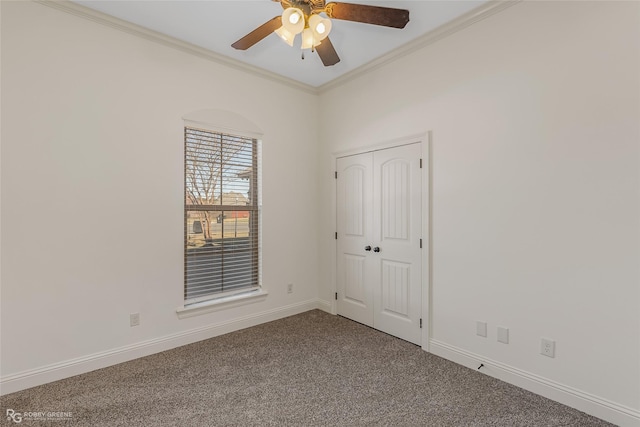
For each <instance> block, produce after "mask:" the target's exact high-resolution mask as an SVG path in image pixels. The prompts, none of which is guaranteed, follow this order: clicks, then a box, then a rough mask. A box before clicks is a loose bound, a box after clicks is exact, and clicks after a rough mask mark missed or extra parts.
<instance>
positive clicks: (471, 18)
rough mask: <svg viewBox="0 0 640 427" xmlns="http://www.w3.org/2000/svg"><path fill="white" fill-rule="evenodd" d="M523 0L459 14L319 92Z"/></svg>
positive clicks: (497, 1) (501, 0) (498, 0)
mask: <svg viewBox="0 0 640 427" xmlns="http://www.w3.org/2000/svg"><path fill="white" fill-rule="evenodd" d="M521 1H523V0H491V1H489V2H487V3H485V4H483V5H482V6H479V7H477V8H475V9H473V10H471V11H469V12H467V13H465V14H464V15H461V16H459V17H458V18H456V19H454V20H453V21H450V22H448V23H446V24H443V25H441V26H439V27H437V28H435V29H434V30H432V31H429V32H428V33H426V34H424V35H422V36H421V37H418V38H417V39H415V40H412V41H410V42H408V43H406V44H404V45H402V46H400V47H399V48H397V49H394V50H392V51H391V52H389V53H387V54H385V55H382V56H380V57H378V58H376V59H374V60H372V61H370V62H367V63H366V64H364V65H361V66H360V67H358V68H356V69H355V70H352V71H350V72H348V73H346V74H343V75H342V76H340V77H338V78H336V79H334V80H331V81H330V82H328V83H325V84H323V85H320V86H318V87H317V91H318V92H319V93H323V92H326V91H329V90H331V89H335V88H336V87H338V86H342V85H343V84H345V83H347V82H349V81H351V80H353V79H356V78H358V77H361V76H363V75H365V74H367V73H369V72H371V71H373V70H375V69H377V68H380V67H382V66H384V65H386V64H388V63H390V62H393V61H395V60H397V59H399V58H401V57H403V56H405V55H408V54H409V53H413V52H415V51H416V50H418V49H422V48H424V47H426V46H429V45H430V44H433V43H435V42H437V41H438V40H441V39H443V38H445V37H448V36H450V35H452V34H454V33H457V32H458V31H461V30H463V29H465V28H467V27H468V26H470V25H472V24H475V23H476V22H479V21H482V20H484V19H485V18H488V17H490V16H492V15H495V14H496V13H498V12H501V11H503V10H505V9H507V8H509V7H511V6H513V5H514V4H517V3H520V2H521Z"/></svg>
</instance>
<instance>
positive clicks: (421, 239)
mask: <svg viewBox="0 0 640 427" xmlns="http://www.w3.org/2000/svg"><path fill="white" fill-rule="evenodd" d="M420 249H422V239H420Z"/></svg>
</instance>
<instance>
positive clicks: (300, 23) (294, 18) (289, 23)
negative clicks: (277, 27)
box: [282, 7, 304, 35]
mask: <svg viewBox="0 0 640 427" xmlns="http://www.w3.org/2000/svg"><path fill="white" fill-rule="evenodd" d="M282 26H283V27H284V28H285V29H286V30H287V31H289V32H290V33H291V34H293V35H296V34H298V33H300V32H302V30H304V13H303V12H302V10H300V9H298V8H297V7H289V8H287V9H285V10H284V12H282Z"/></svg>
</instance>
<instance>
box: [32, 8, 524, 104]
mask: <svg viewBox="0 0 640 427" xmlns="http://www.w3.org/2000/svg"><path fill="white" fill-rule="evenodd" d="M33 1H34V2H35V3H38V4H41V5H44V6H48V7H51V8H54V9H57V10H59V11H62V12H66V13H69V14H71V15H75V16H78V17H80V18H84V19H87V20H90V21H93V22H96V23H98V24H101V25H106V26H108V27H111V28H114V29H116V30H119V31H123V32H125V33H128V34H132V35H135V36H137V37H141V38H143V39H145V40H149V41H152V42H155V43H159V44H161V45H164V46H167V47H170V48H173V49H177V50H180V51H182V52H185V53H188V54H191V55H195V56H198V57H200V58H204V59H207V60H209V61H212V62H216V63H218V64H221V65H225V66H227V67H230V68H234V69H236V70H241V71H244V72H246V73H249V74H253V75H255V76H258V77H261V78H264V79H267V80H271V81H273V82H276V83H280V84H283V85H286V86H287V87H289V88H291V87H293V88H296V89H299V90H302V91H304V92H307V93H310V94H314V95H318V94H321V93H323V92H326V91H329V90H331V89H334V88H336V87H338V86H341V85H343V84H345V83H347V82H349V81H351V80H353V79H355V78H358V77H360V76H363V75H365V74H367V73H369V72H371V71H373V70H375V69H377V68H380V67H382V66H384V65H386V64H388V63H390V62H392V61H395V60H397V59H399V58H401V57H403V56H405V55H408V54H409V53H412V52H415V51H416V50H418V49H421V48H423V47H426V46H428V45H430V44H432V43H435V42H437V41H438V40H441V39H443V38H445V37H448V36H450V35H452V34H454V33H456V32H458V31H460V30H463V29H465V28H467V27H468V26H470V25H472V24H474V23H476V22H479V21H482V20H484V19H485V18H488V17H490V16H492V15H495V14H496V13H498V12H501V11H503V10H504V9H507V8H508V7H511V6H513V5H514V4H517V3H520V2H521V1H523V0H491V1H489V2H487V3H485V4H483V5H482V6H479V7H477V8H476V9H474V10H472V11H470V12H468V13H466V14H464V15H462V16H460V17H458V18H456V19H454V20H453V21H450V22H448V23H446V24H444V25H441V26H440V27H438V28H436V29H434V30H432V31H429V32H428V33H426V34H424V35H423V36H421V37H419V38H417V39H415V40H413V41H410V42H409V43H406V44H404V45H402V46H400V47H399V48H397V49H394V50H393V51H391V52H389V53H387V54H385V55H383V56H380V57H378V58H376V59H374V60H372V61H370V62H368V63H366V64H364V65H362V66H360V67H358V68H356V69H355V70H352V71H350V72H348V73H346V74H344V75H342V76H340V77H338V78H336V79H334V80H332V81H330V82H328V83H325V84H323V85H320V86H318V87H314V86H311V85H308V84H305V83H301V82H299V81H297V80H293V79H290V78H288V77H284V76H281V75H279V74H276V73H273V72H271V71H267V70H265V69H262V68H259V67H256V66H253V65H249V64H246V63H244V62H241V61H238V60H236V59H233V58H230V57H228V56H225V55H221V54H219V53H215V52H213V51H210V50H208V49H205V48H202V47H200V46H196V45H194V44H191V43H187V42H185V41H182V40H179V39H176V38H174V37H171V36H167V35H165V34H162V33H159V32H157V31H153V30H150V29H148V28H144V27H142V26H140V25H136V24H133V23H131V22H128V21H125V20H123V19H119V18H116V17H113V16H111V15H107V14H106V13H102V12H99V11H96V10H93V9H90V8H88V7H86V6H82V5H79V4H77V3H73V2H72V1H69V0H33Z"/></svg>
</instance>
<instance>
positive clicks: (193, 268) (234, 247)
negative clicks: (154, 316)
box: [184, 127, 260, 306]
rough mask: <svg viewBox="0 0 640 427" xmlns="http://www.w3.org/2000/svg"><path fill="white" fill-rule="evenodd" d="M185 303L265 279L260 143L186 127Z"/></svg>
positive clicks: (252, 286) (242, 288) (244, 288)
mask: <svg viewBox="0 0 640 427" xmlns="http://www.w3.org/2000/svg"><path fill="white" fill-rule="evenodd" d="M184 146H185V211H184V225H185V229H184V230H185V232H184V236H185V237H184V241H185V250H184V263H185V270H184V271H185V277H184V299H185V306H186V305H188V304H193V303H197V302H201V301H204V300H208V299H213V298H217V297H221V296H226V295H230V294H233V293H238V292H245V291H247V290H253V289H258V288H259V286H260V283H259V282H260V279H259V272H260V269H259V264H260V251H259V243H260V242H259V223H260V220H259V215H260V209H259V204H258V200H259V197H258V196H259V194H258V191H259V183H258V175H259V174H258V158H259V153H258V149H259V143H258V140H256V139H251V138H246V137H242V136H234V135H226V134H222V133H216V132H212V131H208V130H202V129H196V128H192V127H185V129H184Z"/></svg>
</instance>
